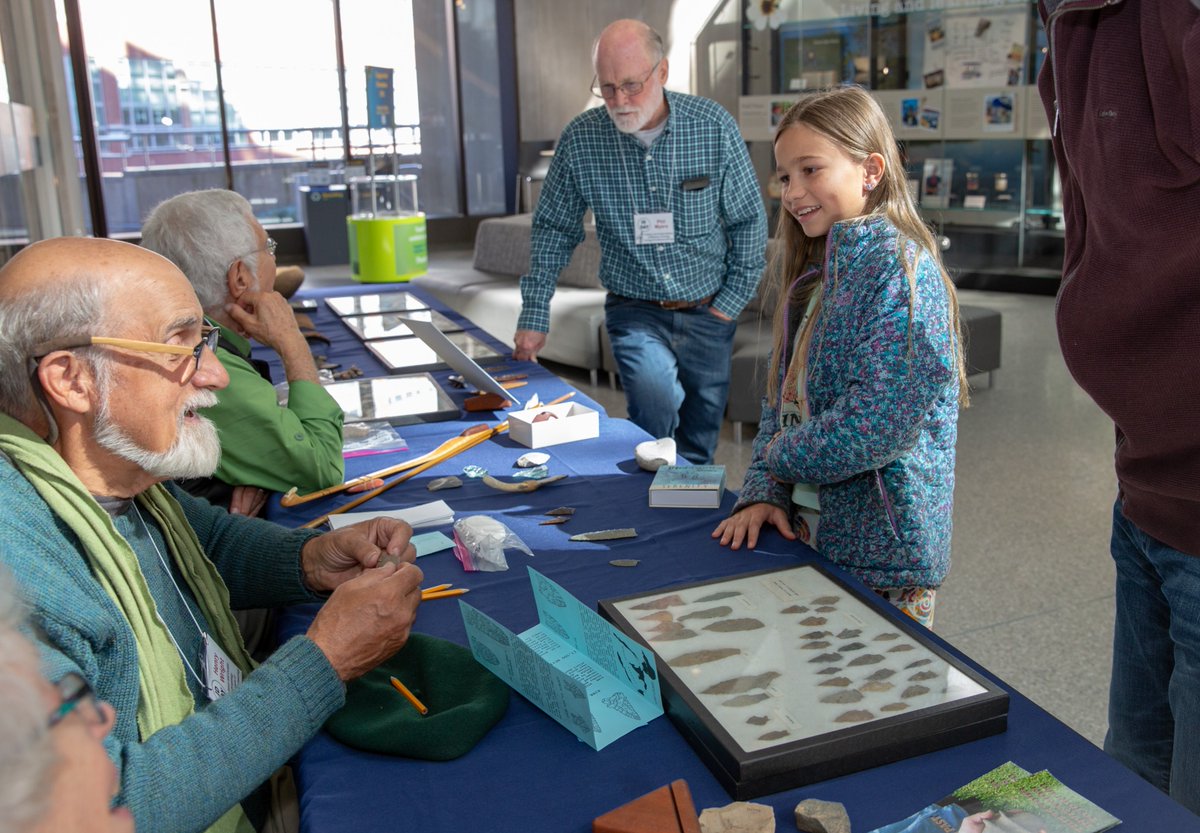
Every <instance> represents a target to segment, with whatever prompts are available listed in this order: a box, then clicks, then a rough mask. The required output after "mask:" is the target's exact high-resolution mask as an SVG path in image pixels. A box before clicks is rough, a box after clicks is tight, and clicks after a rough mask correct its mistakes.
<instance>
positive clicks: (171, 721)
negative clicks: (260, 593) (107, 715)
mask: <svg viewBox="0 0 1200 833" xmlns="http://www.w3.org/2000/svg"><path fill="white" fill-rule="evenodd" d="M0 451H3V452H4V453H5V454H7V455H8V456H9V458H11V459H12V461H13V465H15V466H16V467H17V470H18V471H20V472H21V474H22V475H23V476H24V477H25V479H26V480H28V481H29V483H30V484H31V485H32V486H33V487H34V488H35V489H36V490H37V492H38V494H39V495H41V497H42V499H43V500H44V501H46V504H47V505H48V506H49V507H50V509H51V511H53V512H54V514H55V515H57V516H58V517H59V518H60V519H61V520H62V521H63V522H64V523H65V524H66V525H67V526H68V527H70V529H71V531H72V532H73V533H75V536H76V537H77V538H78V539H79V541H80V543H81V544H82V545H83V549H84V553H85V554H86V556H87V560H88V565H89V566H90V567H91V570H92V574H93V575H94V576H95V577H96V580H97V581H98V582H99V583H100V586H101V587H103V588H104V591H105V592H106V593H107V594H108V595H109V597H110V598H111V599H112V600H113V602H114V603H115V604H116V606H117V607H118V608H119V609H120V610H121V613H123V614H124V616H125V619H126V620H127V621H128V622H129V627H130V630H132V631H133V638H134V641H135V642H136V643H137V656H138V695H139V696H138V710H137V723H138V732H139V734H140V735H141V739H142V740H143V741H144V740H146V739H147V738H149V737H150V736H151V735H153V734H154V733H155V732H157V731H158V730H159V729H162V728H164V727H166V726H174V725H175V724H177V723H179V722H181V721H182V720H183V719H184V718H185V717H187V716H188V715H190V714H192V712H193V711H194V709H195V702H194V700H193V698H192V693H191V690H190V689H189V688H188V684H187V677H186V673H185V671H184V667H183V661H182V659H181V658H180V656H179V651H177V650H176V648H175V645H174V643H173V642H172V641H171V637H170V634H169V633H168V632H167V628H166V626H165V625H164V624H163V622H162V620H161V619H160V618H159V615H158V610H157V608H156V607H155V604H154V599H153V598H152V597H151V595H150V590H149V588H148V587H147V586H146V579H145V577H144V576H143V575H142V571H141V569H140V567H139V566H138V560H137V556H136V555H135V554H134V552H133V548H132V547H130V546H129V543H128V542H127V541H126V540H125V539H124V538H123V537H121V535H120V533H118V532H117V529H116V527H115V526H114V525H113V522H112V518H111V517H109V514H108V513H107V512H106V511H104V509H103V507H101V506H100V504H99V503H97V502H96V500H95V498H93V497H92V495H91V494H90V493H89V492H88V490H87V489H86V488H85V487H84V485H83V483H81V482H80V480H79V478H78V477H76V476H75V473H74V472H73V471H71V469H70V467H68V466H67V464H66V461H64V460H63V458H62V457H61V456H59V454H58V452H57V451H55V450H54V448H53V447H51V446H50V445H48V444H46V443H45V442H44V441H43V440H42V439H41V438H40V437H38V436H37V435H36V434H34V433H33V432H32V431H30V430H29V428H28V427H26V426H25V425H23V424H22V423H20V422H18V421H16V420H14V419H12V418H11V417H9V416H7V415H5V414H0ZM137 502H138V504H139V505H140V506H141V507H142V508H143V509H145V510H146V511H147V512H148V513H149V514H150V515H151V517H153V518H154V520H155V521H156V522H157V523H158V526H159V529H160V530H161V531H162V534H163V538H164V539H165V540H166V542H167V548H168V549H169V550H170V552H171V556H172V558H173V559H174V560H175V564H176V565H177V566H178V567H179V570H180V572H181V573H182V574H183V577H184V579H185V580H186V582H187V585H188V587H189V588H191V591H192V594H193V595H194V596H195V598H196V602H197V603H198V604H199V605H200V609H201V610H202V611H203V612H204V616H205V618H206V619H207V620H208V623H209V627H210V628H212V631H213V633H212V634H210V635H211V636H212V637H213V638H214V639H215V640H216V641H217V644H219V645H220V646H221V647H222V648H223V649H225V651H226V653H228V654H229V657H230V659H231V660H232V661H233V662H234V664H235V665H237V666H238V667H239V668H240V669H241V670H242V673H243V674H249V673H250V671H251V669H252V668H253V661H252V660H251V659H250V657H249V655H248V654H247V653H246V648H245V645H244V644H243V643H242V637H241V634H240V633H239V631H238V628H237V622H236V621H235V620H234V618H233V613H232V612H231V610H230V607H229V590H228V589H227V588H226V587H225V582H224V581H223V580H222V578H221V576H220V574H219V573H218V572H217V570H216V567H214V566H213V563H212V562H211V561H209V560H208V557H207V556H206V555H205V554H204V551H203V550H202V549H201V547H200V541H199V539H197V538H196V533H195V531H194V530H193V529H192V527H191V525H190V524H189V523H188V522H187V518H186V517H184V514H183V507H181V506H180V505H179V503H178V502H177V501H176V500H175V499H174V498H173V497H171V495H170V493H169V492H168V491H167V490H166V489H165V488H164V487H163V486H162V484H155V485H154V486H151V487H150V488H149V489H147V490H146V491H144V492H142V493H141V494H140V495H138V496H137ZM253 830H254V827H253V826H252V825H251V824H250V821H249V819H247V818H246V815H245V813H244V812H243V811H242V807H241V804H235V805H234V806H233V807H232V808H230V810H229V812H227V813H226V814H225V815H223V816H222V817H221V818H220V819H218V820H217V821H216V823H214V824H213V826H212V827H210V828H209V833H235V831H236V833H242V831H253Z"/></svg>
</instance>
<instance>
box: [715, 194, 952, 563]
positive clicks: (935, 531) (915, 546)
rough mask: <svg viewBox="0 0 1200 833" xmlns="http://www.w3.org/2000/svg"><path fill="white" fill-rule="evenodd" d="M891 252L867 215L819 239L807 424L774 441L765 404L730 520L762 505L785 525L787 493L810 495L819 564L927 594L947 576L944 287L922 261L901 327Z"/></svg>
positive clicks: (948, 362) (899, 285) (894, 236)
mask: <svg viewBox="0 0 1200 833" xmlns="http://www.w3.org/2000/svg"><path fill="white" fill-rule="evenodd" d="M899 239H900V235H899V232H898V231H897V229H896V228H895V226H893V225H892V224H891V222H890V221H889V220H888V219H887V218H885V217H882V216H878V215H873V216H870V217H867V218H865V219H862V220H854V221H847V222H842V223H837V224H835V225H834V226H833V228H832V229H831V230H830V232H829V237H828V240H827V245H826V256H825V268H824V274H823V276H822V278H821V279H822V280H823V281H824V301H823V303H822V307H821V311H820V316H819V318H818V320H817V322H816V324H815V329H814V331H813V337H812V340H811V346H810V348H809V361H808V382H807V393H808V405H809V409H810V412H811V415H812V416H811V419H809V420H808V421H807V422H804V423H803V424H800V425H796V426H792V427H788V428H785V429H783V431H782V432H780V428H779V425H780V422H779V413H778V411H777V409H776V408H775V407H773V406H771V404H770V403H769V402H768V401H767V400H766V399H764V400H763V408H762V419H761V421H760V423H759V430H758V436H757V437H755V440H754V457H753V461H752V463H751V465H750V469H749V471H748V472H747V474H746V480H745V484H744V485H743V487H742V492H741V498H740V500H739V501H738V504H737V506H736V507H735V510H734V511H737V510H738V509H741V508H742V507H744V506H747V505H749V504H751V503H770V504H773V505H775V506H779V507H782V508H784V509H786V510H788V511H789V512H790V511H791V509H792V504H791V484H792V483H797V482H800V483H812V484H816V485H817V486H818V491H819V494H820V501H821V522H820V525H819V527H818V530H817V549H818V550H819V551H820V552H821V554H822V555H824V556H825V557H826V558H828V559H830V560H831V561H833V562H834V563H835V564H838V565H839V566H841V567H843V568H845V569H847V570H848V571H849V572H851V573H853V574H854V575H856V576H857V577H858V578H860V579H862V580H863V581H864V582H866V583H867V584H868V585H870V586H872V587H904V586H922V587H937V586H938V585H940V584H941V583H942V580H943V579H944V578H945V576H946V571H947V570H948V569H949V566H950V529H951V513H952V509H953V499H954V443H955V439H956V437H957V433H958V376H957V372H956V369H955V366H954V335H953V333H952V331H951V329H950V320H949V319H950V309H949V303H948V299H947V297H946V289H945V287H944V285H943V283H942V279H941V275H940V274H939V272H938V268H937V266H936V264H935V263H934V262H933V260H932V259H931V258H930V257H929V256H928V255H927V254H926V253H924V252H922V254H921V256H920V258H919V259H918V261H917V264H916V267H915V269H914V272H915V276H916V299H915V304H914V305H913V309H912V318H911V322H910V318H909V300H908V299H909V283H908V278H907V276H906V275H905V272H904V265H903V262H902V261H901V258H900V253H899V252H898V250H897V246H898V245H899ZM906 248H907V252H906V254H907V255H909V256H911V253H912V252H914V251H915V250H916V248H915V245H914V244H913V243H912V242H911V241H910V242H908V244H907V247H906ZM791 326H793V327H795V326H797V324H796V323H795V322H793V323H792V325H791ZM793 338H794V333H793ZM785 364H786V363H785ZM777 433H778V434H779V436H778V439H777V440H776V441H775V442H774V443H772V442H771V441H772V439H773V438H775V436H776V434H777Z"/></svg>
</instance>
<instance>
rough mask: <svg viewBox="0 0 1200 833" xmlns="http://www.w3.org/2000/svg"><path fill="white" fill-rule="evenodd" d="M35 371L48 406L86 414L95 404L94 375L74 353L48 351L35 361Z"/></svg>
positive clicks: (53, 408)
mask: <svg viewBox="0 0 1200 833" xmlns="http://www.w3.org/2000/svg"><path fill="white" fill-rule="evenodd" d="M37 375H38V381H40V382H41V384H42V391H43V392H44V393H45V395H46V401H47V402H48V403H49V404H50V407H51V409H52V410H60V409H61V410H67V411H71V412H72V413H76V414H86V413H89V412H90V411H92V410H93V409H94V408H95V400H94V396H93V395H94V394H95V392H96V379H95V376H94V375H93V374H92V371H91V368H90V367H88V366H87V365H86V364H85V363H84V362H82V361H80V360H79V358H78V357H77V356H75V354H74V353H71V352H68V351H66V350H61V351H59V352H57V353H50V354H49V355H48V356H46V357H45V358H44V359H42V360H41V362H40V363H39V364H38V369H37Z"/></svg>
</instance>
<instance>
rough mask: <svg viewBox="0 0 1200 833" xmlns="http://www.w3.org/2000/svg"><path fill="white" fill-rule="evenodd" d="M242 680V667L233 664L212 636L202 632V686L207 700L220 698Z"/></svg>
mask: <svg viewBox="0 0 1200 833" xmlns="http://www.w3.org/2000/svg"><path fill="white" fill-rule="evenodd" d="M241 682H242V669H240V668H238V667H237V666H236V665H234V664H233V661H232V660H230V659H229V655H228V654H226V653H225V652H224V651H223V650H221V646H220V645H218V644H217V643H216V642H215V641H213V639H212V637H210V636H209V635H208V634H204V687H205V688H206V689H207V690H208V699H209V700H214V701H215V700H220V699H221V698H222V697H224V696H225V695H226V694H228V693H229V692H231V691H233V690H234V689H235V688H237V687H238V686H239V685H240V684H241Z"/></svg>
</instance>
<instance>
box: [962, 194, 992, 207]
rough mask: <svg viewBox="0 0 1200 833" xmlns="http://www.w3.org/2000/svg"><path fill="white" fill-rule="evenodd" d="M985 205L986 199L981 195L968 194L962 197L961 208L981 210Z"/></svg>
mask: <svg viewBox="0 0 1200 833" xmlns="http://www.w3.org/2000/svg"><path fill="white" fill-rule="evenodd" d="M985 205H987V197H986V196H985V195H983V194H968V195H967V196H965V197H963V208H983V207H984V206H985Z"/></svg>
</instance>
